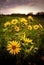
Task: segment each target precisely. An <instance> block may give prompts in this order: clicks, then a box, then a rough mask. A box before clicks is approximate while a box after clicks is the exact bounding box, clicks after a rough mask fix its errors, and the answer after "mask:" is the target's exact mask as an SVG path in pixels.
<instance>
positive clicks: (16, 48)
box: [7, 41, 21, 55]
mask: <svg viewBox="0 0 44 65" xmlns="http://www.w3.org/2000/svg"><path fill="white" fill-rule="evenodd" d="M20 50H21V48H20V44H19V43H18V42H17V41H11V42H10V43H9V44H8V45H7V51H9V53H11V54H14V55H15V54H18V52H20Z"/></svg>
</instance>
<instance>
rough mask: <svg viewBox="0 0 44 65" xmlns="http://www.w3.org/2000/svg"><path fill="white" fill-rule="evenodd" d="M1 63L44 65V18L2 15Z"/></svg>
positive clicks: (0, 18)
mask: <svg viewBox="0 0 44 65" xmlns="http://www.w3.org/2000/svg"><path fill="white" fill-rule="evenodd" d="M0 63H1V64H6V63H7V64H12V65H38V64H39V65H40V64H41V65H44V64H43V63H44V16H41V15H38V16H37V15H31V16H30V15H22V14H21V15H0Z"/></svg>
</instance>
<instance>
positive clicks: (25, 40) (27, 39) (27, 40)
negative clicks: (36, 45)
mask: <svg viewBox="0 0 44 65" xmlns="http://www.w3.org/2000/svg"><path fill="white" fill-rule="evenodd" d="M32 41H33V40H32V39H29V38H25V39H24V42H27V43H31V42H32Z"/></svg>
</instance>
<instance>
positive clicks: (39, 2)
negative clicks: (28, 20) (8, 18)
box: [0, 0, 44, 14]
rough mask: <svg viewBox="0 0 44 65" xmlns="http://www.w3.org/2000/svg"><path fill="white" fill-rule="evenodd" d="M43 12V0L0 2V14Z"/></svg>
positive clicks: (3, 0)
mask: <svg viewBox="0 0 44 65" xmlns="http://www.w3.org/2000/svg"><path fill="white" fill-rule="evenodd" d="M30 12H33V13H34V14H36V13H37V12H44V0H0V14H12V13H21V14H28V13H30Z"/></svg>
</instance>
